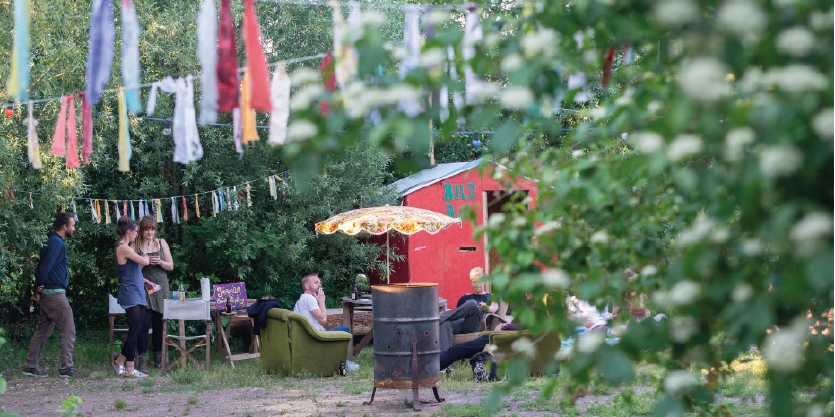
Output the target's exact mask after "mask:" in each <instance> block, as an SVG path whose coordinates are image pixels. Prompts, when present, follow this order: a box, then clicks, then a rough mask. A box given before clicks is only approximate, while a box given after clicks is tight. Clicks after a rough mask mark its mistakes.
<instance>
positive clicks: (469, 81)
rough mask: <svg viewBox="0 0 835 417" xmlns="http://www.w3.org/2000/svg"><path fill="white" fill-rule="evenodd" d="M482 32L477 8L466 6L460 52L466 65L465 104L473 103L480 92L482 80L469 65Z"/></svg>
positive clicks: (481, 37)
mask: <svg viewBox="0 0 835 417" xmlns="http://www.w3.org/2000/svg"><path fill="white" fill-rule="evenodd" d="M482 39H483V33H482V31H481V25H480V24H479V21H478V10H477V8H476V6H475V5H473V4H471V5H468V6H467V21H466V24H465V27H464V41H463V42H464V48H463V51H462V54H463V56H464V62H466V63H467V66H466V67H464V89H465V92H464V96H465V97H466V100H467V104H473V103H474V102H475V101H476V98H477V97H478V96H479V95H480V94H481V90H482V81H481V80H480V79H479V78H478V77H477V76H476V75H475V72H473V67H472V66H471V65H470V63H469V62H470V60H472V59H473V58H475V45H476V43H478V42H481V40H482Z"/></svg>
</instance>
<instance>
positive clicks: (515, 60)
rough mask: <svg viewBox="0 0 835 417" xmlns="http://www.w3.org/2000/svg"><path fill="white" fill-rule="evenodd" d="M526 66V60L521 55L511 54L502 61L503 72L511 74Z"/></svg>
mask: <svg viewBox="0 0 835 417" xmlns="http://www.w3.org/2000/svg"><path fill="white" fill-rule="evenodd" d="M522 64H524V60H523V59H522V57H521V56H519V54H510V55H508V56H506V57H504V59H502V71H503V72H505V73H508V74H509V73H511V72H513V71H515V70H516V69H517V68H519V67H521V66H522Z"/></svg>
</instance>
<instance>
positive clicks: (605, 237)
mask: <svg viewBox="0 0 835 417" xmlns="http://www.w3.org/2000/svg"><path fill="white" fill-rule="evenodd" d="M589 243H591V244H592V245H595V244H598V243H599V244H601V245H607V244H608V243H609V234H608V233H606V231H605V230H598V231H596V232H594V234H593V235H591V238H590V239H589Z"/></svg>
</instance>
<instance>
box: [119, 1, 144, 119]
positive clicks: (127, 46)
mask: <svg viewBox="0 0 835 417" xmlns="http://www.w3.org/2000/svg"><path fill="white" fill-rule="evenodd" d="M140 32H142V28H140V27H139V21H138V20H137V19H136V10H135V9H134V7H133V3H131V0H122V83H124V86H125V98H126V100H127V104H128V110H130V111H131V113H134V114H136V113H139V112H141V111H142V104H140V103H139V91H138V88H139V34H140Z"/></svg>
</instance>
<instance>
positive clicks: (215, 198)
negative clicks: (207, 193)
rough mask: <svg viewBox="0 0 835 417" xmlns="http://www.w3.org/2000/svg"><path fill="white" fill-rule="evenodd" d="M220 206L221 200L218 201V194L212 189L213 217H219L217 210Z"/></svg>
mask: <svg viewBox="0 0 835 417" xmlns="http://www.w3.org/2000/svg"><path fill="white" fill-rule="evenodd" d="M219 208H220V202H219V201H218V196H217V194H215V192H214V191H212V217H217V212H218V211H219Z"/></svg>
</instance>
